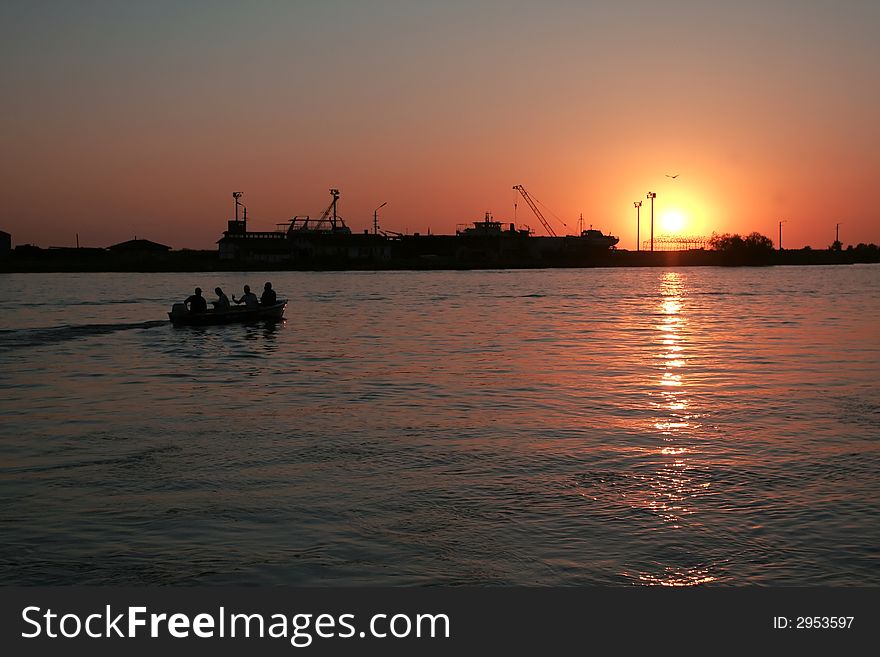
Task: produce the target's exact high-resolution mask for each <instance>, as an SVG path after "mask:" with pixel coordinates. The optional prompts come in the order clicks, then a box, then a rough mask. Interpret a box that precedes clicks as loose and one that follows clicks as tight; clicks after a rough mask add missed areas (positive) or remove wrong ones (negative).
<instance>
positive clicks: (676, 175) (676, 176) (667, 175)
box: [666, 173, 681, 179]
mask: <svg viewBox="0 0 880 657" xmlns="http://www.w3.org/2000/svg"><path fill="white" fill-rule="evenodd" d="M680 175H681V174H680V173H677V174H675V175H674V176H670V175H669V174H668V173H667V174H666V177H667V178H673V179H675V178H678V177H679V176H680Z"/></svg>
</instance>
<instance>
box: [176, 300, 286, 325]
mask: <svg viewBox="0 0 880 657" xmlns="http://www.w3.org/2000/svg"><path fill="white" fill-rule="evenodd" d="M286 307H287V302H286V301H279V302H278V303H276V304H273V305H271V306H260V307H259V308H244V307H234V308H230V309H229V310H223V311H216V310H208V311H207V312H204V313H191V312H189V311H188V310H184V311H183V312H181V311H180V310H179V309H178V308H177V307H175V309H173V310H172V311H171V312H170V313H168V319H170V320H171V323H172V324H174V325H175V326H207V325H212V324H242V323H247V322H262V321H270V322H278V321H281V320H282V319H283V318H284V309H285V308H286Z"/></svg>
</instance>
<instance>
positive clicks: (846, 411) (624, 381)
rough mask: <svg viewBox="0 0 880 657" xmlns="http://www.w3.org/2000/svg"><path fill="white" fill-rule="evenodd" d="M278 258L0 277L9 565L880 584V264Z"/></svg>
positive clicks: (371, 580) (5, 565)
mask: <svg viewBox="0 0 880 657" xmlns="http://www.w3.org/2000/svg"><path fill="white" fill-rule="evenodd" d="M270 276H271V279H272V280H273V282H274V283H275V287H276V289H278V290H279V292H280V293H281V295H282V296H285V297H288V298H289V299H290V300H291V306H290V307H289V319H288V321H287V322H286V323H284V324H280V325H276V326H265V325H256V326H225V327H213V328H212V327H208V328H182V329H175V328H172V327H171V326H170V325H168V324H167V322H164V321H161V320H162V319H163V318H164V312H165V311H166V310H167V308H168V307H169V306H170V304H171V302H172V301H174V300H175V298H176V297H180V296H183V295H185V294H187V293H188V292H189V290H190V289H191V288H192V287H193V286H194V285H196V284H200V285H201V286H202V287H203V288H205V289H213V288H214V286H215V285H216V284H221V285H222V286H223V287H224V288H226V289H227V291H233V290H234V291H236V292H238V290H239V288H240V285H241V284H242V283H246V282H247V283H250V284H251V285H252V286H261V284H262V282H263V278H262V275H254V274H241V275H237V274H204V275H198V274H197V275H193V274H158V275H157V274H83V275H69V274H67V275H61V274H58V275H35V274H31V275H6V276H2V277H0V300H2V301H0V310H2V312H0V318H2V319H0V329H2V330H0V391H2V396H0V400H2V401H0V404H2V407H0V410H2V427H0V463H2V467H0V495H2V504H0V536H2V540H0V582H2V583H4V584H12V583H19V584H20V583H25V584H36V583H47V584H72V583H90V584H180V583H205V584H208V583H234V584H313V585H327V584H338V585H342V584H380V585H397V584H406V585H413V584H415V585H425V584H477V585H486V584H493V585H494V584H523V585H535V584H540V585H560V584H561V585H593V584H611V585H631V584H637V585H655V584H682V585H686V584H699V583H712V584H726V585H739V584H762V585H784V584H786V585H790V584H804V585H819V584H833V585H857V584H869V585H880V477H878V475H880V390H878V385H877V384H878V371H880V370H878V363H880V331H878V327H880V267H878V266H852V267H803V268H771V269H712V268H690V269H686V270H662V269H638V270H627V269H608V270H602V269H594V270H564V271H561V270H554V271H498V272H430V273H413V272H383V273H273V274H271V275H270ZM217 277H222V278H217ZM15 299H31V300H40V299H48V300H49V301H48V303H46V304H44V303H41V302H37V301H21V302H19V301H15Z"/></svg>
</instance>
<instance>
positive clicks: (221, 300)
mask: <svg viewBox="0 0 880 657" xmlns="http://www.w3.org/2000/svg"><path fill="white" fill-rule="evenodd" d="M214 294H216V295H217V300H216V301H212V302H211V303H213V304H214V310H217V311H220V312H223V311H224V310H229V297H227V296H226V294H225V293H224V292H223V290H221V289H220V288H219V287H215V288H214Z"/></svg>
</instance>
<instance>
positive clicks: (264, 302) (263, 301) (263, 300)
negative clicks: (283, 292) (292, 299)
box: [260, 283, 278, 306]
mask: <svg viewBox="0 0 880 657" xmlns="http://www.w3.org/2000/svg"><path fill="white" fill-rule="evenodd" d="M277 301H278V296H277V295H276V294H275V290H273V289H272V284H271V283H266V284H265V285H264V286H263V294H262V296H261V297H260V305H261V306H274V305H275V304H276V303H277Z"/></svg>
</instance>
